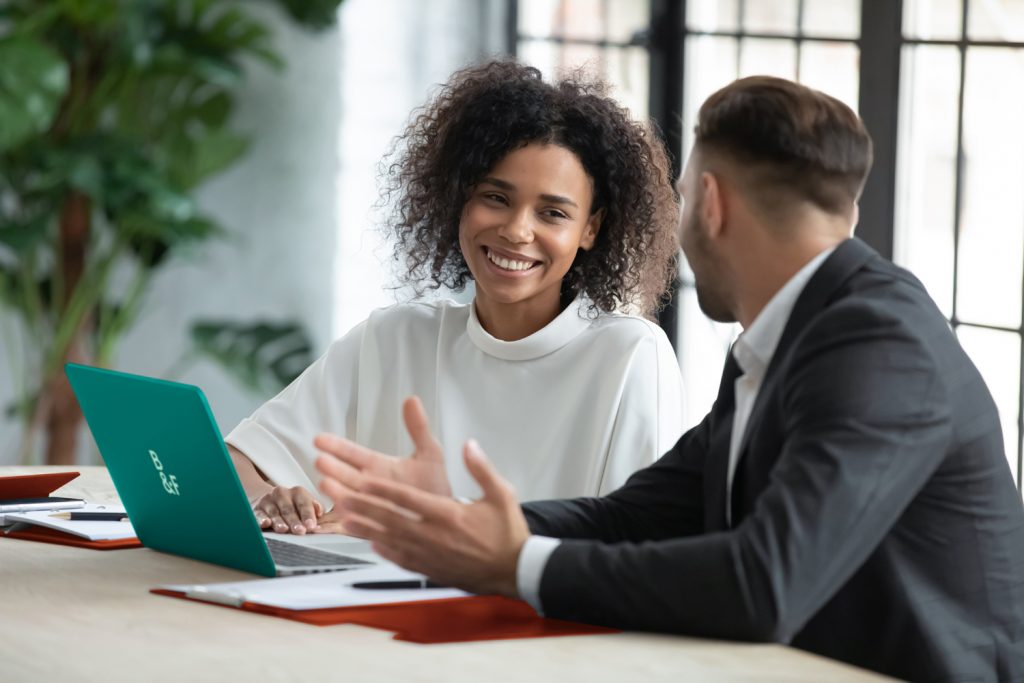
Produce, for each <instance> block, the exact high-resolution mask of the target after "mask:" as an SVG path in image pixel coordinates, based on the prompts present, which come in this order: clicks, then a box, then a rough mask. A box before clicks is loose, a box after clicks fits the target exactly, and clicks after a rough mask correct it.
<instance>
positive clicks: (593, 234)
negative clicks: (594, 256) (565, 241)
mask: <svg viewBox="0 0 1024 683" xmlns="http://www.w3.org/2000/svg"><path fill="white" fill-rule="evenodd" d="M603 220H604V209H598V210H597V211H595V212H594V213H593V214H591V216H590V218H588V219H587V227H585V228H584V229H583V236H582V237H581V238H580V249H582V250H583V251H590V250H591V248H593V246H594V242H595V241H597V233H599V232H601V221H603Z"/></svg>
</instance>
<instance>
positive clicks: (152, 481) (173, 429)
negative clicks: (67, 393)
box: [66, 364, 275, 576]
mask: <svg viewBox="0 0 1024 683" xmlns="http://www.w3.org/2000/svg"><path fill="white" fill-rule="evenodd" d="M66 371H67V376H68V380H70V382H71V387H72V388H73V389H74V392H75V395H76V396H77V397H78V401H79V404H80V405H81V407H82V412H83V413H84V414H85V419H86V422H87V423H88V425H89V429H90V430H91V431H92V435H93V438H94V439H95V440H96V444H97V446H98V447H99V450H100V454H101V455H102V456H103V459H104V461H105V462H106V465H107V469H108V470H109V471H110V476H111V479H113V481H114V486H115V487H116V489H117V494H118V496H119V497H120V498H121V502H122V504H123V505H124V507H125V510H126V511H127V512H128V517H129V518H130V519H131V521H132V526H133V527H134V528H135V531H136V532H137V533H138V536H139V540H140V541H141V542H142V544H143V545H145V546H147V547H150V548H154V549H156V550H162V551H164V552H168V553H172V554H175V555H184V556H186V557H191V558H195V559H197V560H204V561H206V562H212V563H215V564H220V565H224V566H228V567H234V568H236V569H241V570H244V571H248V572H252V573H254V574H262V575H264V576H274V575H275V570H274V562H273V560H272V559H271V558H270V553H269V551H268V550H267V547H266V543H264V541H263V537H262V532H261V531H260V528H259V525H258V524H257V523H256V519H255V517H254V516H253V514H252V510H251V508H250V506H249V503H248V500H247V498H246V495H245V491H244V490H243V489H242V484H241V482H239V480H238V475H237V474H236V473H235V468H234V465H233V464H232V463H231V458H230V456H229V455H228V452H227V449H226V448H225V446H224V440H223V438H222V437H221V434H220V430H219V429H218V427H217V424H216V422H215V421H214V419H213V414H212V413H211V411H210V407H209V405H208V404H207V402H206V398H205V396H203V393H202V391H201V390H200V389H199V388H198V387H195V386H191V385H188V384H179V383H177V382H168V381H165V380H159V379H153V378H149V377H140V376H138V375H130V374H127V373H122V372H115V371H113V370H104V369H100V368H91V367H87V366H83V365H75V364H68V365H67V366H66Z"/></svg>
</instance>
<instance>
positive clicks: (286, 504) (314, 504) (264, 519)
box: [253, 486, 323, 535]
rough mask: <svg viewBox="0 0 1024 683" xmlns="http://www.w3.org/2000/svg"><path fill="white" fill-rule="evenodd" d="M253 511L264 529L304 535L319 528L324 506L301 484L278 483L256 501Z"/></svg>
mask: <svg viewBox="0 0 1024 683" xmlns="http://www.w3.org/2000/svg"><path fill="white" fill-rule="evenodd" d="M253 514H254V515H255V516H256V521H257V522H258V523H259V525H260V528H261V529H268V528H269V529H273V530H274V531H276V532H278V533H289V532H291V533H293V534H299V535H302V534H305V533H306V532H307V531H312V530H313V529H315V528H316V526H317V519H318V518H319V517H320V516H321V515H323V506H322V505H321V504H320V501H318V500H316V498H314V497H313V494H312V493H310V492H309V491H308V490H306V489H305V488H303V487H301V486H294V487H291V488H288V487H284V486H275V487H274V488H273V489H271V491H270V492H269V493H267V494H266V495H264V496H263V497H262V498H260V499H259V500H258V501H256V504H255V505H253Z"/></svg>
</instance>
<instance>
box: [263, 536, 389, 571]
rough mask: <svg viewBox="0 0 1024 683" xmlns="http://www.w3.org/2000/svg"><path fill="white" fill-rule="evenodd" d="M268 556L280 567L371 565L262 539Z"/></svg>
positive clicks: (315, 550) (300, 546) (273, 540)
mask: <svg viewBox="0 0 1024 683" xmlns="http://www.w3.org/2000/svg"><path fill="white" fill-rule="evenodd" d="M263 540H264V541H266V542H267V548H268V549H269V550H270V556H271V557H272V558H274V564H276V565H278V566H281V567H324V566H334V567H338V566H348V565H352V566H356V565H360V564H372V562H367V561H366V560H359V559H356V558H354V557H349V556H348V555H339V554H338V553H328V552H325V551H323V550H318V549H317V548H310V547H309V546H304V545H298V544H297V543H288V542H286V541H279V540H277V539H276V538H268V537H264V538H263Z"/></svg>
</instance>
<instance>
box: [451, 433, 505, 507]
mask: <svg viewBox="0 0 1024 683" xmlns="http://www.w3.org/2000/svg"><path fill="white" fill-rule="evenodd" d="M462 457H463V459H464V460H465V461H466V469H468V470H469V473H470V475H472V477H473V479H474V480H476V483H478V484H480V489H481V490H482V491H483V492H484V498H491V499H493V500H497V501H504V500H506V499H508V498H509V497H514V495H515V494H514V492H513V491H512V486H511V484H509V483H508V482H507V481H505V480H504V479H503V478H502V476H501V475H500V474H498V470H496V469H494V465H492V464H491V461H490V460H488V459H487V456H486V455H484V451H483V449H482V448H480V444H478V443H477V442H476V440H475V439H470V440H469V441H467V442H466V445H465V446H463V447H462Z"/></svg>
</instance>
